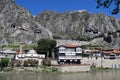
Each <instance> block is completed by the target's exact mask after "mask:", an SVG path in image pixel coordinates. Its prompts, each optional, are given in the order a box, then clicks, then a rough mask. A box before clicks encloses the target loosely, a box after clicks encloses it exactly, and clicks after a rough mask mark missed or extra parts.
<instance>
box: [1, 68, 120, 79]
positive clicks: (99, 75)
mask: <svg viewBox="0 0 120 80" xmlns="http://www.w3.org/2000/svg"><path fill="white" fill-rule="evenodd" d="M119 74H120V70H119V71H117V70H114V71H108V72H87V73H34V72H19V73H18V72H14V73H0V80H120V75H119Z"/></svg>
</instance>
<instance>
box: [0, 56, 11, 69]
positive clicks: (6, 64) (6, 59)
mask: <svg viewBox="0 0 120 80" xmlns="http://www.w3.org/2000/svg"><path fill="white" fill-rule="evenodd" d="M8 63H9V59H8V58H3V59H1V61H0V66H1V67H7V66H8Z"/></svg>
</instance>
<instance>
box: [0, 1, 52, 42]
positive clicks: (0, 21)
mask: <svg viewBox="0 0 120 80" xmlns="http://www.w3.org/2000/svg"><path fill="white" fill-rule="evenodd" d="M41 38H52V33H51V31H50V30H48V29H46V28H44V27H43V26H41V25H40V24H39V23H38V22H37V21H36V20H35V19H34V17H33V16H32V15H31V13H30V12H28V11H27V10H26V9H24V8H23V7H20V6H18V5H16V4H15V2H14V1H13V0H0V43H2V44H8V43H13V42H20V41H22V42H24V43H27V44H32V43H35V42H36V41H37V40H38V39H41Z"/></svg>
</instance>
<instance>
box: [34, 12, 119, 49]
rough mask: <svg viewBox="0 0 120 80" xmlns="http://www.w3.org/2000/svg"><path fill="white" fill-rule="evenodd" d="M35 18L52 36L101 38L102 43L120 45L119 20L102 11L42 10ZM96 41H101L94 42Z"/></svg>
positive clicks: (111, 45) (77, 38)
mask: <svg viewBox="0 0 120 80" xmlns="http://www.w3.org/2000/svg"><path fill="white" fill-rule="evenodd" d="M36 20H37V21H38V22H39V23H40V24H41V25H42V26H44V27H45V28H48V29H49V30H51V31H52V33H53V35H54V38H58V39H75V40H84V41H91V40H93V39H95V38H102V40H103V41H102V42H103V43H101V44H102V45H106V46H109V47H118V46H120V41H119V40H120V38H119V37H120V20H118V19H116V18H114V17H110V16H106V15H104V14H102V13H98V14H91V13H88V12H86V11H85V10H80V11H73V12H70V11H66V12H64V13H59V12H55V11H43V12H42V13H40V14H38V15H37V16H36ZM98 40H99V39H98ZM97 42H98V43H99V42H101V41H96V42H94V44H95V43H97ZM101 44H100V45H101Z"/></svg>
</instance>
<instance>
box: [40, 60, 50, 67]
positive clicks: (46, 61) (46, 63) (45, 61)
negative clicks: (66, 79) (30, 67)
mask: <svg viewBox="0 0 120 80" xmlns="http://www.w3.org/2000/svg"><path fill="white" fill-rule="evenodd" d="M42 65H44V66H51V60H50V59H43V60H42Z"/></svg>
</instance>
